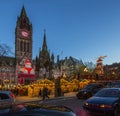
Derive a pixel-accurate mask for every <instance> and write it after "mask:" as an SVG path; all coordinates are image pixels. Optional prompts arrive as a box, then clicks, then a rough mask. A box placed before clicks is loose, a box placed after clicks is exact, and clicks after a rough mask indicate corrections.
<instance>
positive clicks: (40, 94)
mask: <svg viewBox="0 0 120 116" xmlns="http://www.w3.org/2000/svg"><path fill="white" fill-rule="evenodd" d="M41 96H42V92H41V89H40V90H39V95H38V97H41Z"/></svg>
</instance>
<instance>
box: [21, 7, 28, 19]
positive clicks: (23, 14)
mask: <svg viewBox="0 0 120 116" xmlns="http://www.w3.org/2000/svg"><path fill="white" fill-rule="evenodd" d="M20 17H27V14H26V11H25V7H24V6H23V7H22V10H21V14H20Z"/></svg>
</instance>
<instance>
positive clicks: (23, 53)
mask: <svg viewBox="0 0 120 116" xmlns="http://www.w3.org/2000/svg"><path fill="white" fill-rule="evenodd" d="M15 58H16V63H18V64H21V62H24V60H26V59H29V60H30V61H32V24H31V23H30V21H29V18H28V17H27V14H26V11H25V8H24V6H23V7H22V10H21V14H20V16H19V17H18V19H17V23H16V29H15Z"/></svg>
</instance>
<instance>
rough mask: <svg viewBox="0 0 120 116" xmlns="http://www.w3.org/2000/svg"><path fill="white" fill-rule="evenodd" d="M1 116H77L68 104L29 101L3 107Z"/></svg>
mask: <svg viewBox="0 0 120 116" xmlns="http://www.w3.org/2000/svg"><path fill="white" fill-rule="evenodd" d="M0 116H76V114H75V113H74V111H72V110H71V109H70V108H68V107H66V106H53V105H45V104H39V103H33V102H29V103H24V104H16V105H13V107H10V108H7V109H2V112H0Z"/></svg>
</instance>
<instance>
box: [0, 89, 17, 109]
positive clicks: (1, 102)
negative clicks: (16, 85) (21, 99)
mask: <svg viewBox="0 0 120 116" xmlns="http://www.w3.org/2000/svg"><path fill="white" fill-rule="evenodd" d="M13 104H15V95H14V94H13V93H12V92H11V91H0V109H2V108H4V107H11V106H12V105H13Z"/></svg>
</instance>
